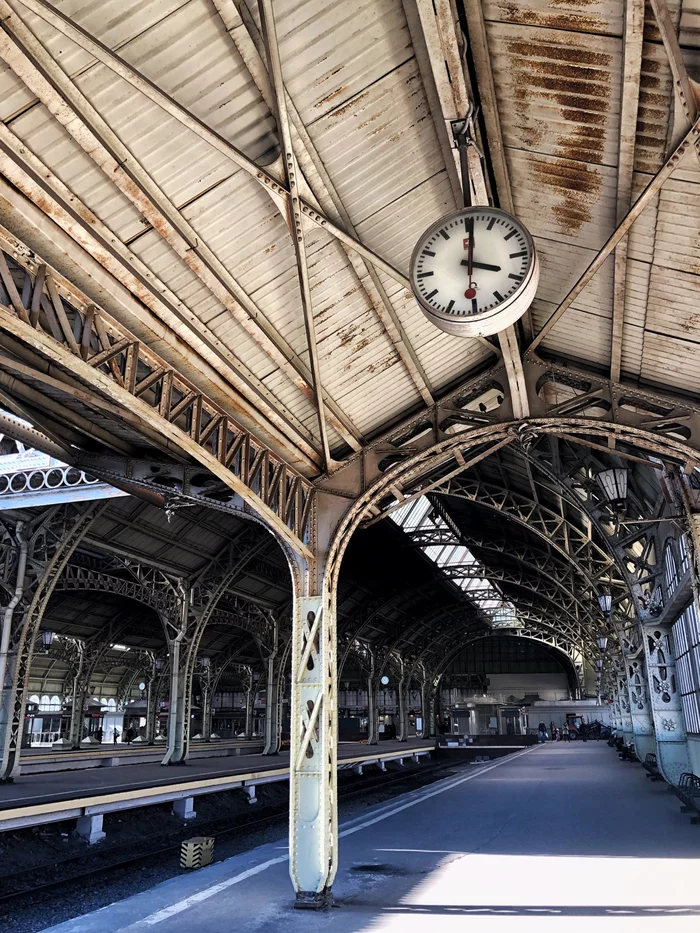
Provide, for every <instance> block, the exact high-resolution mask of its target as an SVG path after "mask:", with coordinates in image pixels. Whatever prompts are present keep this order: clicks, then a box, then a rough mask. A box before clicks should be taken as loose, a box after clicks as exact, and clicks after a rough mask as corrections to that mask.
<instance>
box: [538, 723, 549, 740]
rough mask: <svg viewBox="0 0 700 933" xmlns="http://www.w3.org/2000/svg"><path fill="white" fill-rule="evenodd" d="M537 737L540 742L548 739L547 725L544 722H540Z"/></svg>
mask: <svg viewBox="0 0 700 933" xmlns="http://www.w3.org/2000/svg"><path fill="white" fill-rule="evenodd" d="M537 737H538V739H539V740H540V742H546V741H547V727H546V726H545V724H544V723H543V722H540V724H539V726H538V727H537Z"/></svg>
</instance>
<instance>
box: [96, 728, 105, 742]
mask: <svg viewBox="0 0 700 933" xmlns="http://www.w3.org/2000/svg"><path fill="white" fill-rule="evenodd" d="M104 737H105V732H104V729H103V728H102V726H100V728H99V729H98V730H97V731H96V732H95V738H96V739H97V741H98V742H99V743H100V745H101V744H102V739H103V738H104Z"/></svg>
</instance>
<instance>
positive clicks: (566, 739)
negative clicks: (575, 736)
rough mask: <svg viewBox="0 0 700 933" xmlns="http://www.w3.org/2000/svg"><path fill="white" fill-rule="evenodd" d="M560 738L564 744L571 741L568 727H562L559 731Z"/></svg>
mask: <svg viewBox="0 0 700 933" xmlns="http://www.w3.org/2000/svg"><path fill="white" fill-rule="evenodd" d="M561 737H562V740H563V741H564V742H570V741H571V735H570V733H569V727H568V726H562V729H561Z"/></svg>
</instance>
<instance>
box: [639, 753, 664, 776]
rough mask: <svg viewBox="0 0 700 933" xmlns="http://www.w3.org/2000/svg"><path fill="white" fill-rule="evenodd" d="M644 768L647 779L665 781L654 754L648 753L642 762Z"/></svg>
mask: <svg viewBox="0 0 700 933" xmlns="http://www.w3.org/2000/svg"><path fill="white" fill-rule="evenodd" d="M642 767H643V768H644V770H645V771H646V773H647V775H646V776H647V777H648V778H651V779H652V781H663V779H664V778H663V775H662V774H661V772H660V771H659V763H658V761H657V759H656V755H655V754H654V752H647V754H646V755H645V757H644V761H643V762H642Z"/></svg>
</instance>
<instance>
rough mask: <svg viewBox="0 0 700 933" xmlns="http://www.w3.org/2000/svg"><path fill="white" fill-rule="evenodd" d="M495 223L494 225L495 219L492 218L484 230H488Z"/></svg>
mask: <svg viewBox="0 0 700 933" xmlns="http://www.w3.org/2000/svg"><path fill="white" fill-rule="evenodd" d="M495 223H496V218H495V217H492V218H491V220H489V225H488V227H487V228H486V229H487V230H490V229H491V227H493V225H494V224H495Z"/></svg>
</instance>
